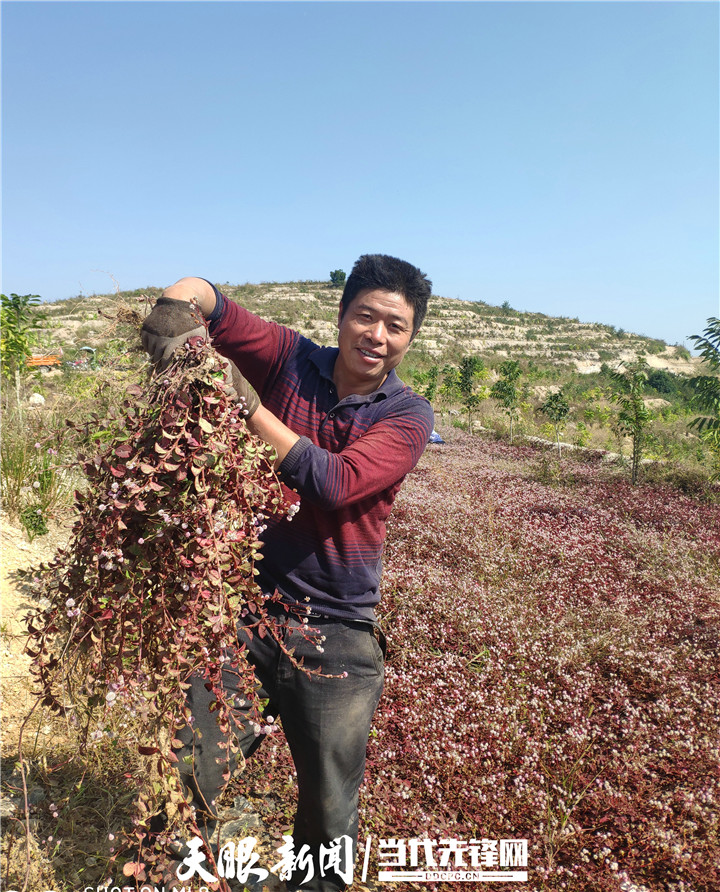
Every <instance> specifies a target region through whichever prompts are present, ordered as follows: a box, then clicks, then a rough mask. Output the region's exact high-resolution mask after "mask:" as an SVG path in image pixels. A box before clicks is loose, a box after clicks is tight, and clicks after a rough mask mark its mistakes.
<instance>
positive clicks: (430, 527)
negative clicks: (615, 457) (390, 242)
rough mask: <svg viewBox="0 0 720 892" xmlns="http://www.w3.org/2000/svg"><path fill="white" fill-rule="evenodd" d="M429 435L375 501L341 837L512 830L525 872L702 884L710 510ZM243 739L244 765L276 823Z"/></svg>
mask: <svg viewBox="0 0 720 892" xmlns="http://www.w3.org/2000/svg"><path fill="white" fill-rule="evenodd" d="M443 435H444V436H446V438H447V441H448V442H447V443H446V445H444V446H430V447H428V449H427V451H426V453H425V456H424V457H423V459H422V461H421V463H420V465H419V466H418V468H417V469H416V471H415V472H414V473H413V474H412V475H410V476H409V477H408V479H407V481H406V483H405V485H404V488H403V490H402V491H401V494H400V496H399V497H398V500H397V502H396V507H395V509H394V512H393V515H392V516H391V518H390V524H389V530H388V545H387V551H386V557H385V574H384V586H383V589H384V596H383V598H384V600H383V609H382V623H383V627H384V629H385V631H386V633H387V636H388V661H387V670H386V671H387V676H386V687H385V694H384V697H383V700H382V702H381V706H380V709H379V710H378V713H377V715H376V721H375V726H374V728H373V731H372V734H371V740H370V745H369V750H368V771H367V775H366V781H365V786H364V789H363V792H362V800H361V828H360V837H361V840H362V839H364V838H365V837H366V836H367V835H372V836H373V837H374V838H375V839H379V838H384V839H389V838H396V839H399V838H405V839H408V838H431V839H437V840H440V839H458V840H464V841H468V840H470V839H483V838H489V839H500V838H525V839H527V840H528V872H529V881H528V883H527V884H522V888H526V889H528V890H559V889H567V890H570V892H590V890H597V892H610V890H613V892H643V890H650V892H655V890H668V892H671V890H672V892H705V890H707V892H710V890H718V889H720V832H719V831H720V807H719V806H720V795H719V794H720V733H719V728H720V721H719V719H720V677H719V668H718V643H719V640H720V635H719V632H720V622H719V621H720V560H719V558H720V506H718V504H708V503H703V502H701V501H698V500H695V499H693V498H690V497H687V496H685V495H683V494H681V493H680V492H678V491H677V490H674V489H671V488H665V487H659V486H650V485H642V484H641V485H639V486H636V487H632V486H631V485H630V484H629V482H628V481H627V480H626V479H625V478H624V476H623V475H622V473H621V472H620V471H619V470H618V469H612V470H611V469H609V468H608V467H607V466H606V465H605V464H604V463H603V462H602V460H601V457H600V456H599V455H597V456H595V457H593V456H589V457H588V456H586V457H583V458H579V457H571V456H567V457H564V458H563V459H562V463H561V464H560V466H559V468H556V467H553V466H552V462H551V461H549V460H548V458H547V455H546V453H544V452H542V451H540V450H538V449H537V448H535V447H527V446H517V445H516V446H509V445H508V444H506V443H502V442H496V441H493V440H489V439H485V438H481V437H478V436H471V435H469V434H467V433H465V432H462V431H458V430H448V431H447V432H446V431H443ZM263 749H265V755H264V757H257V758H256V759H255V760H253V762H251V763H249V764H248V769H247V774H246V776H245V778H243V781H242V782H243V783H244V784H248V783H255V785H256V787H258V788H264V789H265V790H266V791H267V792H269V793H270V794H273V793H274V794H275V795H271V797H270V798H271V799H273V800H274V801H275V802H276V803H277V804H278V805H279V804H280V803H281V802H282V803H283V807H280V808H278V809H276V810H275V820H276V827H275V829H279V828H280V826H281V824H282V822H283V821H285V824H284V826H287V815H288V814H289V813H291V810H292V809H291V804H290V803H289V802H288V801H287V800H288V790H289V789H290V780H291V773H292V766H291V764H290V763H289V761H287V759H286V756H285V755H284V747H275V746H273V745H272V744H271V743H270V742H269V743H268V745H267V746H266V747H264V748H261V752H262V750H263ZM269 819H270V820H272V817H271V816H270V817H269ZM370 876H372V871H371V873H370ZM461 885H462V887H463V888H464V889H468V888H469V887H471V886H473V885H475V884H473V883H462V884H461ZM476 885H477V888H488V884H486V883H482V884H480V883H477V884H476ZM491 885H492V884H491ZM456 887H457V886H456V884H453V885H450V884H438V885H436V886H427V885H425V886H423V888H436V889H450V888H456ZM406 888H407V886H406ZM415 888H419V887H417V886H416V887H415Z"/></svg>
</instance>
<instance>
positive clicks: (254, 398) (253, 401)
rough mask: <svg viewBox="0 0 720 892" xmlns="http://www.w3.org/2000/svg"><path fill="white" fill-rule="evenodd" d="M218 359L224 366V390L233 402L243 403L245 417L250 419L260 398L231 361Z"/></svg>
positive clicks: (222, 357) (223, 358)
mask: <svg viewBox="0 0 720 892" xmlns="http://www.w3.org/2000/svg"><path fill="white" fill-rule="evenodd" d="M220 358H221V359H222V361H223V364H224V365H225V389H226V390H227V392H228V394H229V395H230V397H231V398H232V399H234V400H235V402H238V403H239V402H244V403H245V417H246V418H250V417H251V416H252V415H254V414H255V410H256V409H257V407H258V406H259V405H260V397H259V396H258V395H257V392H256V391H255V388H254V387H253V386H252V384H251V383H250V382H249V381H248V380H247V378H245V377H244V376H243V375H242V374H241V373H240V369H239V368H238V367H237V366H236V365H235V363H234V362H233V361H232V360H230V359H226V358H225V357H224V356H221V357H220Z"/></svg>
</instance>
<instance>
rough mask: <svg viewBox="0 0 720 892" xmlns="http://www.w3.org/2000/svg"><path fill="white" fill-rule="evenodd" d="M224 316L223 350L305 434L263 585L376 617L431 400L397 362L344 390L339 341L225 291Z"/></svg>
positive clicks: (335, 612) (215, 333)
mask: <svg viewBox="0 0 720 892" xmlns="http://www.w3.org/2000/svg"><path fill="white" fill-rule="evenodd" d="M213 315H214V316H215V314H213ZM217 317H219V318H217ZM217 317H216V318H215V319H214V320H213V321H212V323H211V326H210V334H211V335H212V338H213V344H214V346H215V347H216V348H217V350H218V352H220V353H222V354H223V355H224V356H227V357H228V358H229V359H231V360H232V361H233V362H234V363H235V364H236V365H237V367H238V368H239V369H240V371H241V372H242V374H243V375H245V377H246V378H247V379H248V381H249V382H250V383H251V384H252V385H253V387H254V388H255V389H256V390H257V392H258V395H259V396H260V399H261V400H262V403H263V405H264V406H265V407H266V408H267V409H269V410H270V411H271V412H272V413H273V414H274V415H276V416H277V417H278V418H279V419H280V420H281V421H282V422H284V424H286V425H287V426H288V427H289V428H290V429H291V430H292V431H294V432H295V433H296V434H298V435H299V436H300V440H299V441H298V442H297V443H296V444H295V445H294V446H293V448H292V449H291V451H290V453H289V454H288V455H287V456H286V457H285V459H284V460H283V462H282V464H281V465H280V468H279V476H280V479H281V480H282V482H283V485H284V486H285V487H286V488H288V489H290V490H294V491H295V492H297V494H298V495H299V496H300V509H299V511H298V513H297V514H296V515H295V517H294V518H293V519H292V521H290V520H288V519H287V518H285V517H283V518H279V519H278V518H273V519H271V520H270V521H269V522H268V528H267V530H266V531H265V533H264V534H263V560H262V561H260V563H259V564H258V569H259V576H258V582H259V585H260V586H261V588H262V589H263V591H265V592H268V593H272V592H274V591H275V590H276V589H277V590H278V591H279V592H280V593H281V594H282V596H283V599H284V600H286V601H288V602H290V603H294V602H299V603H300V604H301V605H303V606H306V607H308V608H309V609H310V610H311V611H313V612H314V613H319V614H322V615H324V616H332V617H337V618H340V619H347V620H365V621H367V620H370V621H372V620H373V619H374V617H375V614H374V610H373V608H374V607H375V605H376V604H377V603H378V601H379V600H380V591H379V588H380V574H381V569H382V551H383V543H384V540H385V521H386V519H387V516H388V514H389V513H390V509H391V507H392V503H393V500H394V499H395V496H396V495H397V492H398V490H399V488H400V485H401V484H402V481H403V479H404V477H405V475H406V474H407V473H408V471H410V470H411V469H412V468H413V467H414V466H415V465H416V464H417V462H418V460H419V458H420V456H421V455H422V452H423V450H424V448H425V446H426V444H427V442H428V439H429V437H430V434H431V432H432V429H433V412H432V408H431V406H430V404H429V403H428V401H427V400H426V399H424V398H423V397H420V396H418V395H417V394H416V393H414V392H413V391H412V390H411V389H410V388H409V387H407V386H406V385H405V384H403V382H402V381H401V380H400V379H399V378H398V377H397V375H396V374H395V371H394V370H393V371H391V372H390V374H389V375H388V377H387V378H386V380H385V381H384V383H383V384H382V386H381V387H380V388H379V389H378V390H376V391H375V392H374V393H370V394H367V395H364V396H358V395H350V396H348V397H345V399H342V400H338V398H337V393H336V392H335V387H334V384H333V368H334V365H335V359H336V357H337V355H338V348H337V347H319V346H318V345H317V344H315V343H313V342H312V341H310V340H309V339H308V338H305V337H302V336H301V335H300V334H299V333H298V332H296V331H293V330H291V329H289V328H285V327H284V326H281V325H278V324H277V323H274V322H268V321H265V320H264V319H261V318H260V317H258V316H256V315H254V314H253V313H250V312H249V311H248V310H246V309H244V308H243V307H241V306H239V305H238V304H236V303H233V302H231V301H228V300H227V299H223V303H222V309H221V312H220V313H218V314H217ZM288 495H291V494H290V493H288ZM291 498H292V499H294V500H297V496H292V495H291Z"/></svg>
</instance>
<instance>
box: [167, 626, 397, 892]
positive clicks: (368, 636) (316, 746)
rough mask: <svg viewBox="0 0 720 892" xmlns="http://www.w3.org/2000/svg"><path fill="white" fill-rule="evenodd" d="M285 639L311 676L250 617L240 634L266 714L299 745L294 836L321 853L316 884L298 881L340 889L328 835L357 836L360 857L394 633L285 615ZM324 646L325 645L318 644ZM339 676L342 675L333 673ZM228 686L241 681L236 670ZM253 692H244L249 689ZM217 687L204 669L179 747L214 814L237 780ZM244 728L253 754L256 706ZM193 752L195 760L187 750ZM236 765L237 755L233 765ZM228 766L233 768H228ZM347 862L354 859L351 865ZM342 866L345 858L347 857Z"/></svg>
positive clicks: (310, 888) (186, 778)
mask: <svg viewBox="0 0 720 892" xmlns="http://www.w3.org/2000/svg"><path fill="white" fill-rule="evenodd" d="M245 622H247V621H245ZM277 622H278V629H279V633H278V638H279V640H280V641H281V642H282V645H283V646H284V648H285V650H288V651H292V653H293V656H294V659H295V660H297V661H300V660H301V659H302V661H303V666H304V669H305V670H314V669H315V670H320V672H322V675H309V674H308V672H306V671H303V669H300V668H298V667H296V666H294V665H293V661H292V660H291V658H290V657H289V656H288V655H287V653H285V652H284V650H283V647H281V646H280V645H279V644H278V641H277V640H275V638H274V637H273V636H272V635H269V634H268V635H265V636H264V637H260V635H258V634H257V631H256V630H253V633H252V637H250V636H249V635H248V633H247V629H246V626H245V624H244V622H242V621H241V623H240V625H239V630H238V642H239V643H240V644H245V645H246V647H247V651H246V654H247V656H248V659H249V661H250V663H251V664H252V665H253V667H254V670H255V676H256V679H257V681H258V684H259V689H258V693H259V695H260V697H261V698H262V699H268V704H267V706H266V708H265V710H264V715H265V716H273V717H278V716H279V717H280V719H281V720H282V726H283V730H284V732H285V736H286V738H287V741H288V744H289V746H290V751H291V753H292V757H293V761H294V763H295V769H296V771H297V780H298V807H297V813H296V816H295V827H294V831H293V841H294V845H295V853H296V854H297V853H298V852H299V851H300V848H301V847H302V846H303V845H305V844H307V845H308V846H309V847H310V852H311V853H312V855H313V861H314V865H315V877H314V879H312V880H310V881H309V882H307V883H302V884H301V880H302V879H304V877H305V876H306V871H305V870H302V871H300V872H299V873H297V874H296V875H293V878H292V879H291V880H290V881H289V883H288V888H289V889H301V890H303V892H326V890H327V892H331V890H332V892H335V890H338V889H345V888H346V884H345V882H344V880H343V879H342V877H341V876H340V875H339V874H338V873H335V872H328V873H327V874H326V875H325V876H324V877H320V876H319V875H318V874H319V861H318V852H319V847H320V844H321V843H324V844H325V845H327V844H328V843H329V842H330V841H331V840H333V839H337V838H338V837H340V836H343V835H348V836H350V837H351V839H352V853H353V860H354V858H355V854H356V847H357V835H358V810H357V804H358V792H359V789H360V784H361V782H362V778H363V774H364V771H365V752H366V748H367V741H368V735H369V733H370V726H371V722H372V717H373V714H374V712H375V709H376V707H377V705H378V702H379V700H380V695H381V694H382V687H383V678H384V669H383V658H384V636H383V635H382V632H380V630H379V628H378V627H377V626H373V625H371V624H370V623H362V622H357V623H356V622H345V621H341V620H336V619H328V618H324V617H318V616H310V617H309V619H308V627H309V628H310V629H312V630H317V635H320V636H324V640H318V637H317V635H311V636H310V638H309V639H308V637H307V633H306V632H305V631H304V630H305V628H306V627H305V626H304V625H303V623H301V622H300V620H298V619H297V618H295V617H289V616H287V615H286V614H284V613H283V614H281V615H280V616H279V617H278V620H277ZM318 647H321V648H322V652H320V650H319V649H318ZM327 676H334V677H327ZM226 685H227V687H228V688H229V689H232V688H233V687H234V685H233V679H232V676H231V675H229V674H228V677H227V678H226ZM243 696H244V692H242V691H240V692H239V697H240V698H242V697H243ZM211 701H212V695H211V694H210V693H208V691H206V690H205V686H204V683H203V681H202V679H200V678H194V679H192V686H191V689H190V690H189V691H188V702H189V705H190V707H191V710H192V714H193V717H194V719H195V721H194V724H193V726H192V728H190V727H189V726H186V727H185V728H184V729H182V731H181V732H180V734H179V735H178V736H179V737H180V738H181V740H182V741H183V743H184V745H185V746H184V749H183V750H181V751H180V752H179V753H178V756H179V757H180V772H181V776H182V778H183V782H184V784H185V786H186V787H187V788H189V789H190V790H191V792H192V793H193V795H194V798H195V800H196V805H197V806H198V808H199V809H200V810H205V811H206V812H208V813H209V814H210V815H212V814H214V813H215V811H216V809H215V800H216V799H217V798H218V797H219V796H220V793H221V792H222V790H223V789H224V787H225V786H226V784H227V771H228V762H227V758H226V755H225V753H226V751H225V750H223V749H219V748H218V742H220V741H222V740H223V739H224V737H223V734H222V733H221V731H220V729H219V727H218V725H217V722H216V721H215V718H214V714H213V713H210V712H209V711H208V706H209V704H210V702H211ZM236 715H238V717H239V718H240V719H241V720H242V721H243V725H244V730H243V732H242V733H241V734H240V735H239V736H238V735H237V734H236V735H234V736H235V738H236V741H237V743H238V745H239V748H240V750H241V752H242V753H243V755H245V756H249V755H251V754H252V753H253V752H254V751H255V750H256V749H257V747H258V746H259V745H260V743H261V742H262V739H263V737H262V736H257V735H256V734H255V731H254V729H253V727H252V725H251V724H250V720H251V716H250V713H249V711H248V710H247V708H246V709H245V711H243V709H242V708H239V709H238V710H237V713H236ZM187 756H191V757H192V758H191V759H188V758H186V757H187ZM235 769H236V765H235V764H233V762H232V759H231V764H230V772H231V773H232V772H233V771H234V770H235ZM224 775H225V776H224ZM344 868H345V870H347V869H348V868H349V865H344ZM341 872H344V871H343V866H342V865H341Z"/></svg>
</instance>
